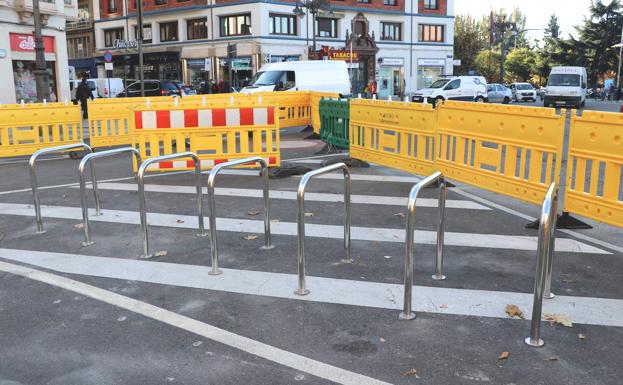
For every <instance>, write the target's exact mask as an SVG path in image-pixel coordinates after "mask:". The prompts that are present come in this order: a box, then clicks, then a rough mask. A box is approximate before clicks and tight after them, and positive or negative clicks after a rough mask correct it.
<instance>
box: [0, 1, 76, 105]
mask: <svg viewBox="0 0 623 385" xmlns="http://www.w3.org/2000/svg"><path fill="white" fill-rule="evenodd" d="M39 7H40V9H41V20H42V22H43V29H42V34H43V37H44V44H45V60H46V62H47V66H48V72H49V74H50V101H63V100H65V99H69V73H68V67H67V44H66V41H65V20H66V19H70V20H71V19H75V17H76V16H77V12H78V11H77V6H76V0H49V1H40V2H39ZM33 31H34V24H33V18H32V0H0V73H3V74H5V75H4V76H3V77H2V79H3V80H2V81H1V82H0V103H16V102H20V101H21V100H22V99H23V100H24V102H34V101H36V98H37V94H36V85H35V76H34V69H35V47H34V33H33Z"/></svg>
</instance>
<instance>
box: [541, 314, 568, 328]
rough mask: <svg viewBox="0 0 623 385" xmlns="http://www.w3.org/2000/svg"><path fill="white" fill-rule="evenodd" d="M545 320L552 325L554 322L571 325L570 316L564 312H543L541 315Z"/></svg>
mask: <svg viewBox="0 0 623 385" xmlns="http://www.w3.org/2000/svg"><path fill="white" fill-rule="evenodd" d="M543 319H544V320H545V321H548V322H549V324H550V325H554V324H555V323H557V324H560V325H562V326H566V327H568V328H572V327H573V322H572V321H571V317H569V316H568V315H566V314H545V315H544V316H543Z"/></svg>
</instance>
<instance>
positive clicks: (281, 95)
mask: <svg viewBox="0 0 623 385" xmlns="http://www.w3.org/2000/svg"><path fill="white" fill-rule="evenodd" d="M251 95H256V96H257V95H262V100H264V103H268V104H274V105H276V106H278V107H279V120H280V122H279V127H281V128H286V127H299V126H308V125H310V124H311V100H310V98H311V96H310V92H309V91H283V92H260V93H257V94H251Z"/></svg>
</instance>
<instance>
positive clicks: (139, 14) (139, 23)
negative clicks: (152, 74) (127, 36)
mask: <svg viewBox="0 0 623 385" xmlns="http://www.w3.org/2000/svg"><path fill="white" fill-rule="evenodd" d="M128 32H129V31H128ZM136 35H137V36H136V40H138V41H137V44H138V80H139V82H140V83H141V96H145V84H144V82H143V80H145V74H144V72H143V71H144V69H143V0H136ZM126 94H127V92H126Z"/></svg>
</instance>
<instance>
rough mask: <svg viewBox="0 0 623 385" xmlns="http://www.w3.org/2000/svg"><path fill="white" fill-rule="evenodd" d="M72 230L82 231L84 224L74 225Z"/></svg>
mask: <svg viewBox="0 0 623 385" xmlns="http://www.w3.org/2000/svg"><path fill="white" fill-rule="evenodd" d="M74 229H84V223H76V224H75V225H74Z"/></svg>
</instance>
